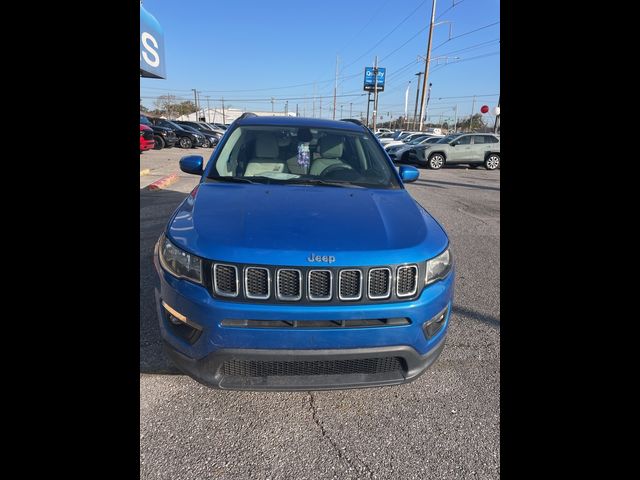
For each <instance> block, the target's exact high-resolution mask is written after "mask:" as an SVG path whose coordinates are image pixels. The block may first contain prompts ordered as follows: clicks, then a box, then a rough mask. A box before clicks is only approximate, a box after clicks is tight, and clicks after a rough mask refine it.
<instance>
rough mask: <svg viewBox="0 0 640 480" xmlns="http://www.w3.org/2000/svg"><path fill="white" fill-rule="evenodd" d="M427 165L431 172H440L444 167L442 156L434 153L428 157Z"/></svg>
mask: <svg viewBox="0 0 640 480" xmlns="http://www.w3.org/2000/svg"><path fill="white" fill-rule="evenodd" d="M428 165H429V168H430V169H431V170H440V169H441V168H442V166H443V165H444V156H443V155H442V154H441V153H434V154H433V155H431V156H430V157H429V164H428Z"/></svg>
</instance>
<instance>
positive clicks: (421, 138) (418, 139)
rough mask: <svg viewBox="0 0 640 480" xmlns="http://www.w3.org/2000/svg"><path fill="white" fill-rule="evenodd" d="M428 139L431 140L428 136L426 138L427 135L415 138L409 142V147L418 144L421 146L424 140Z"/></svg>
mask: <svg viewBox="0 0 640 480" xmlns="http://www.w3.org/2000/svg"><path fill="white" fill-rule="evenodd" d="M426 138H429V137H427V136H425V135H420V136H418V137H414V138H412V139H411V141H410V142H407V144H408V145H417V144H419V143H420V142H421V141H422V140H424V139H426Z"/></svg>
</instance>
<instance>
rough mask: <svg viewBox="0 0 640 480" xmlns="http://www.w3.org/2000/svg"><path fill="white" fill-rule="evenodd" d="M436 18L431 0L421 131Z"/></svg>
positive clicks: (434, 7)
mask: <svg viewBox="0 0 640 480" xmlns="http://www.w3.org/2000/svg"><path fill="white" fill-rule="evenodd" d="M435 20H436V0H433V6H432V8H431V23H429V39H428V40H427V56H426V58H425V60H424V79H423V82H422V99H421V100H420V124H419V128H418V130H419V131H422V116H423V115H424V97H425V94H426V93H427V92H426V90H427V79H428V78H429V63H430V61H431V39H432V38H433V22H435Z"/></svg>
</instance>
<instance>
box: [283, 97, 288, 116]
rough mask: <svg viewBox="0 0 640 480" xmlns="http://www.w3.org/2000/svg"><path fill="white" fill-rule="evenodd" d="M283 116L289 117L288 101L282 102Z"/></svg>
mask: <svg viewBox="0 0 640 480" xmlns="http://www.w3.org/2000/svg"><path fill="white" fill-rule="evenodd" d="M284 114H285V116H287V115H289V100H286V101H285V102H284Z"/></svg>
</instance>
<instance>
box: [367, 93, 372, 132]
mask: <svg viewBox="0 0 640 480" xmlns="http://www.w3.org/2000/svg"><path fill="white" fill-rule="evenodd" d="M370 103H371V92H367V128H368V127H369V104H370Z"/></svg>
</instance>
